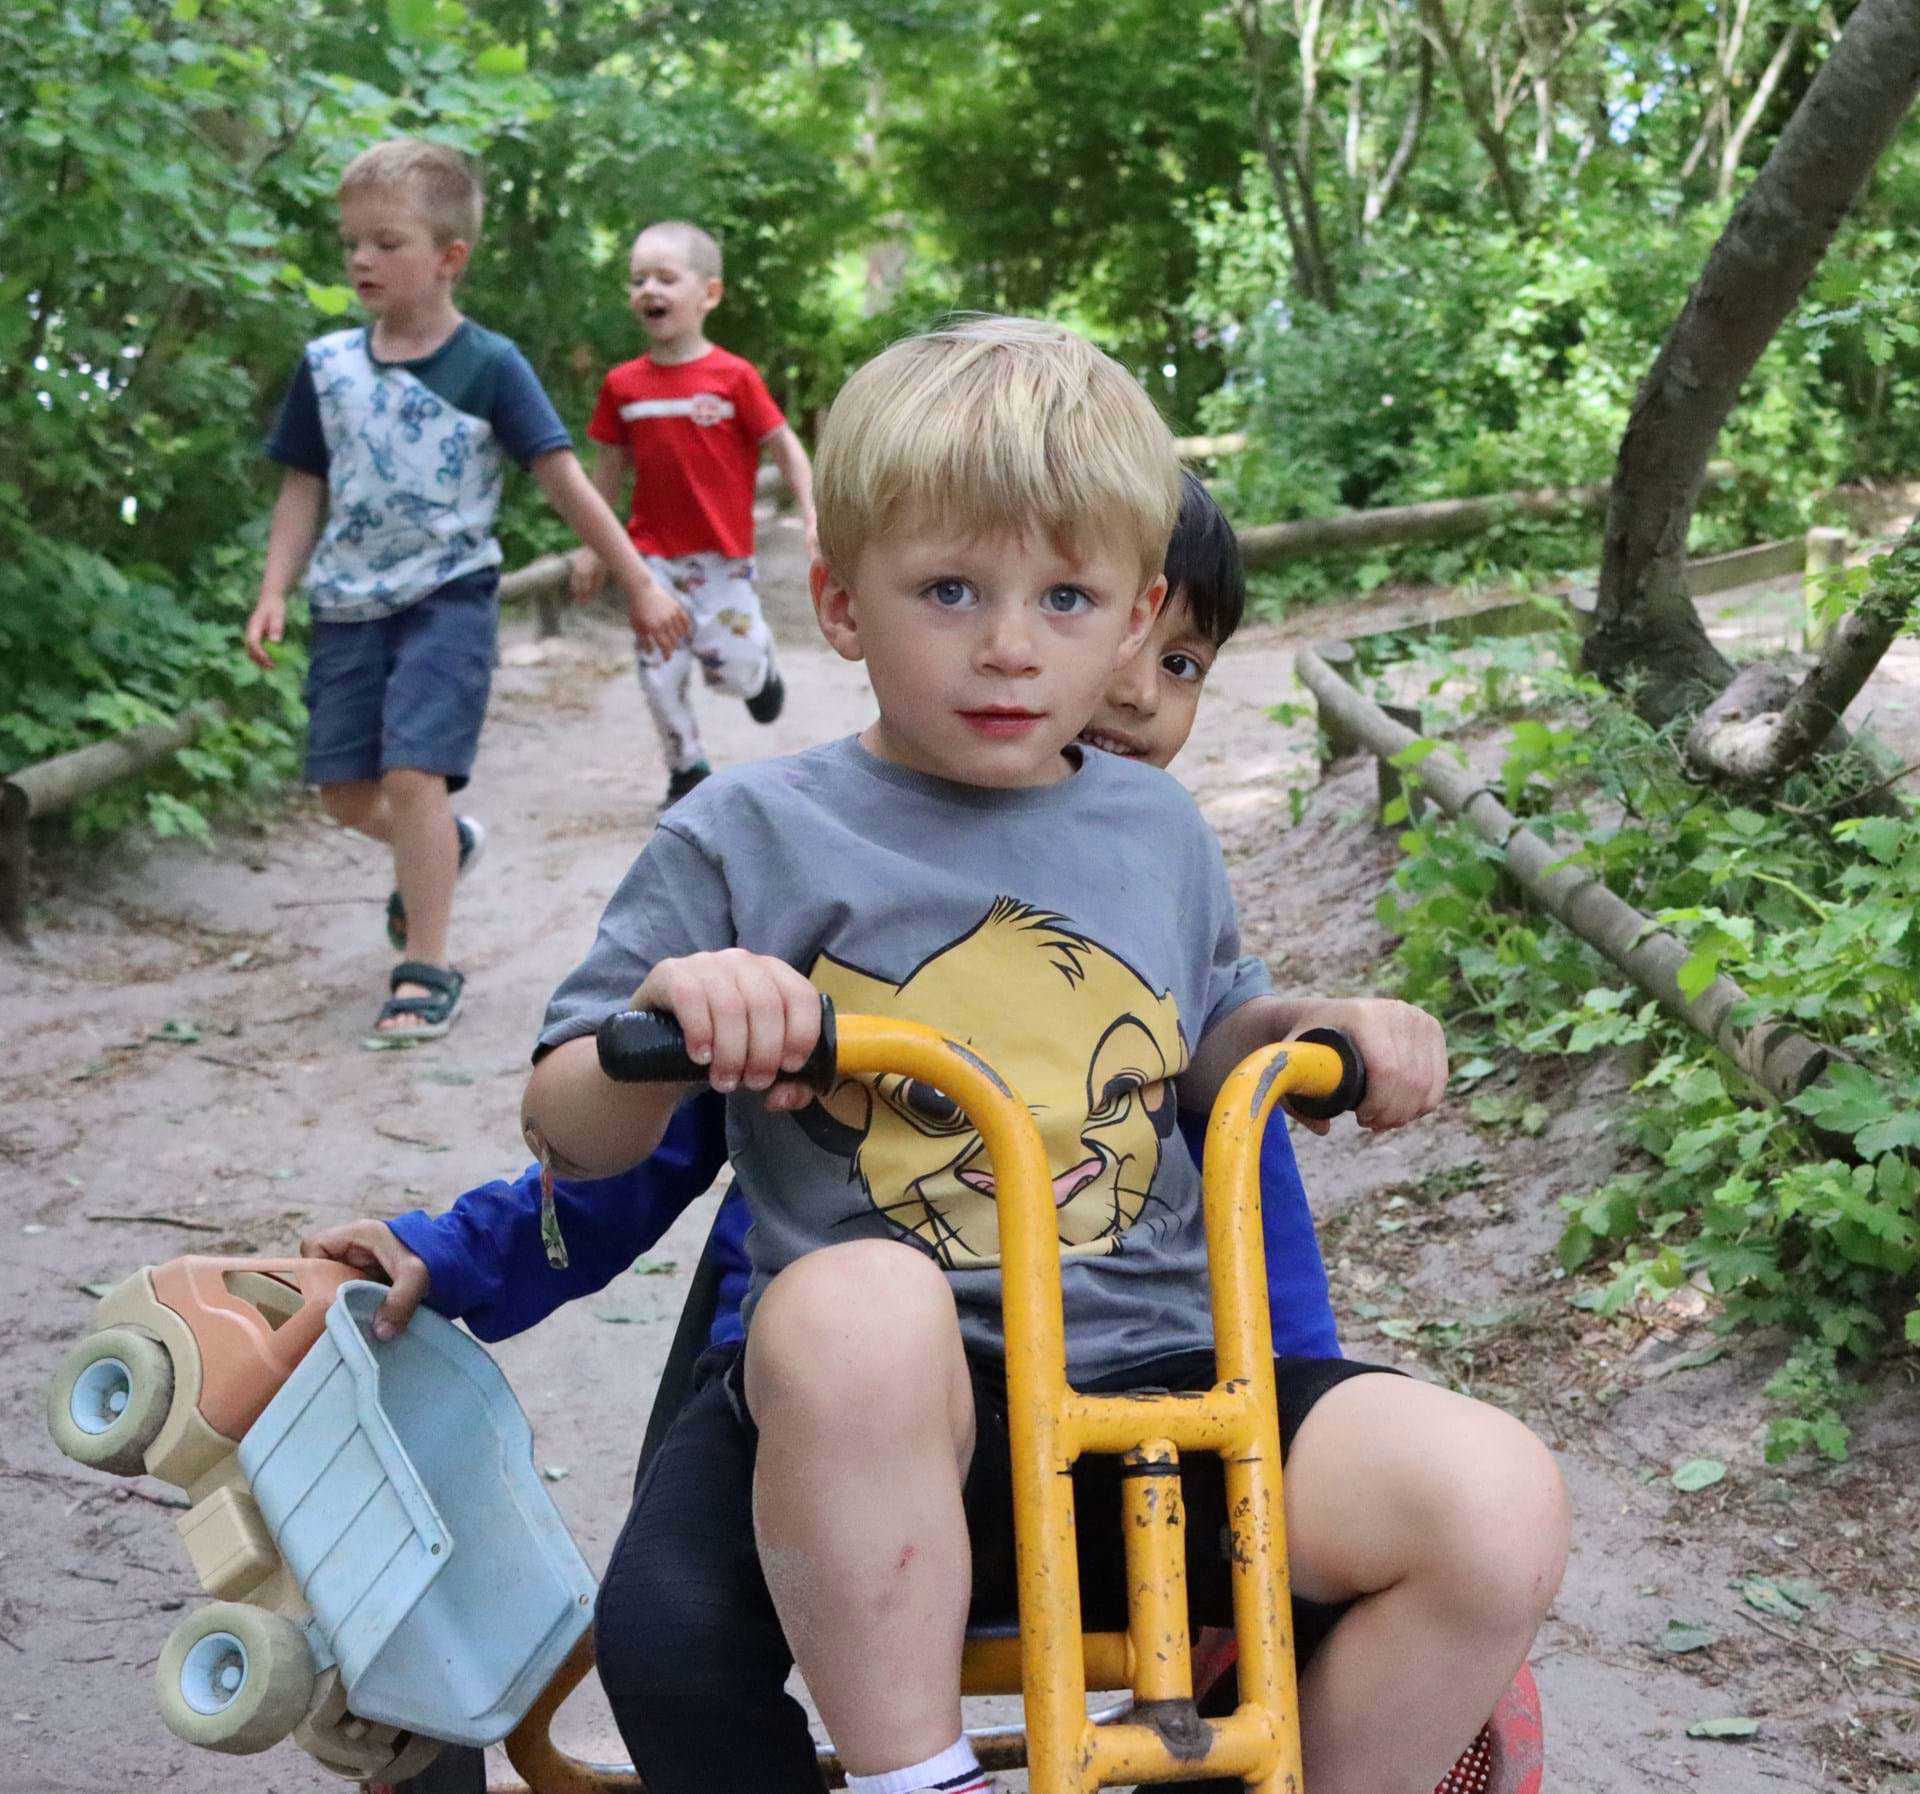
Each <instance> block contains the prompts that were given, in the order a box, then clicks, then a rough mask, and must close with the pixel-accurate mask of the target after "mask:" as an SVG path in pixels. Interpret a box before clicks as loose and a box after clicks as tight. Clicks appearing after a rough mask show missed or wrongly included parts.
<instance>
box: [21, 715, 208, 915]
mask: <svg viewBox="0 0 1920 1794" xmlns="http://www.w3.org/2000/svg"><path fill="white" fill-rule="evenodd" d="M225 715H226V711H225V709H224V708H223V707H222V706H221V705H219V704H196V705H195V706H194V707H193V708H192V709H190V710H187V711H185V712H183V713H182V714H181V715H179V716H177V717H174V718H172V719H171V720H169V721H167V722H163V723H151V724H149V725H148V726H147V727H146V728H144V729H133V730H130V731H129V732H128V733H127V734H125V735H117V736H115V737H114V738H113V740H111V741H96V742H94V743H93V744H92V745H91V746H90V747H83V748H76V749H75V750H74V751H73V752H72V753H70V754H59V755H56V756H55V757H54V758H53V759H51V760H42V761H40V762H39V764H38V765H35V766H22V767H20V768H18V769H17V770H15V771H13V772H10V773H8V774H7V776H6V778H5V779H0V931H4V932H5V933H6V934H7V935H9V936H11V937H12V939H13V940H14V941H15V942H17V943H18V944H19V945H21V946H23V947H24V946H26V945H27V944H28V942H27V883H28V879H29V877H30V875H31V872H32V852H31V847H30V843H29V837H28V833H27V825H28V824H29V823H30V822H31V821H32V820H33V818H34V817H36V816H50V815H52V814H53V813H54V812H55V811H56V810H65V809H70V808H71V807H72V806H73V805H74V804H76V803H78V802H79V801H80V800H81V799H82V798H83V797H91V796H92V795H93V793H94V792H96V791H101V790H104V789H105V788H106V787H107V786H108V785H112V784H116V783H117V782H118V781H119V780H121V779H125V778H130V777H132V775H133V774H135V773H137V772H144V771H146V769H147V768H148V767H150V766H156V765H158V764H159V763H160V762H161V761H162V760H164V759H166V758H167V757H168V756H169V755H171V754H177V753H178V752H179V751H180V750H181V749H182V748H183V747H185V746H187V744H188V743H189V742H191V741H192V740H193V738H194V737H195V736H196V735H198V734H199V733H200V732H201V730H203V729H205V728H208V727H210V726H211V725H212V724H214V723H217V722H219V721H221V720H222V719H223V718H224V717H225Z"/></svg>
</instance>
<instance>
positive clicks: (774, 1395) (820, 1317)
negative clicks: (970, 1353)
mask: <svg viewBox="0 0 1920 1794" xmlns="http://www.w3.org/2000/svg"><path fill="white" fill-rule="evenodd" d="M964 1377H965V1357H964V1354H963V1353H962V1351H961V1346H960V1327H959V1319H958V1316H957V1314H956V1312H955V1309H954V1305H953V1294H952V1291H951V1290H950V1289H949V1288H948V1286H947V1280H946V1278H945V1277H944V1276H942V1275H941V1273H940V1270H939V1269H938V1267H937V1266H935V1265H934V1263H933V1262H932V1260H930V1259H929V1258H928V1257H927V1256H926V1255H925V1254H924V1253H922V1252H917V1251H915V1250H914V1249H913V1248H912V1247H911V1246H903V1245H899V1244H897V1243H895V1242H893V1241H889V1240H859V1241H850V1242H849V1243H848V1244H846V1245H843V1246H829V1247H826V1248H825V1249H823V1250H822V1251H819V1252H810V1253H808V1254H807V1255H806V1257H804V1258H801V1259H797V1260H795V1262H794V1263H792V1264H790V1265H789V1266H788V1267H787V1268H786V1269H785V1270H784V1271H782V1272H781V1273H780V1274H779V1276H777V1277H775V1278H774V1280H773V1281H772V1282H771V1283H770V1284H768V1286H767V1289H766V1293H765V1294H764V1295H763V1296H762V1297H761V1298H760V1302H759V1306H758V1307H757V1308H755V1310H754V1315H753V1325H752V1327H751V1328H750V1329H749V1331H748V1334H747V1362H746V1389H747V1406H748V1408H749V1409H750V1410H751V1411H752V1412H753V1414H754V1417H755V1418H756V1420H759V1421H761V1423H762V1424H764V1417H765V1415H766V1414H767V1413H769V1412H770V1411H771V1410H772V1409H773V1408H774V1407H776V1406H779V1407H782V1408H787V1409H792V1408H794V1407H798V1408H801V1409H804V1410H806V1411H808V1412H809V1413H811V1414H814V1415H815V1416H816V1417H817V1418H820V1419H822V1420H824V1421H827V1422H833V1421H835V1420H838V1421H842V1422H846V1423H852V1424H858V1425H859V1426H860V1427H861V1428H862V1429H870V1428H871V1427H872V1426H874V1425H875V1424H876V1423H877V1422H879V1421H880V1420H881V1417H882V1416H899V1415H902V1414H908V1415H912V1416H915V1417H917V1418H921V1419H924V1418H925V1417H927V1416H928V1415H929V1414H930V1413H938V1412H940V1409H941V1403H942V1400H943V1398H944V1397H945V1396H947V1395H948V1394H950V1393H951V1391H952V1389H953V1387H954V1384H955V1382H956V1379H964Z"/></svg>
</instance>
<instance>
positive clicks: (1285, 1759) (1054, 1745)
mask: <svg viewBox="0 0 1920 1794" xmlns="http://www.w3.org/2000/svg"><path fill="white" fill-rule="evenodd" d="M838 1029H839V1042H838V1049H839V1050H838V1060H837V1064H838V1070H839V1073H840V1075H841V1076H842V1077H850V1078H853V1077H870V1076H874V1075H876V1074H879V1073H892V1074H896V1075H900V1076H905V1077H910V1078H916V1079H918V1080H920V1081H922V1082H924V1083H927V1084H931V1085H932V1086H933V1087H934V1088H935V1089H937V1090H940V1091H942V1092H944V1093H945V1094H946V1095H947V1096H948V1097H950V1098H951V1099H952V1100H953V1101H954V1102H955V1103H957V1104H958V1105H959V1106H960V1108H961V1109H962V1110H964V1111H965V1113H966V1116H967V1119H968V1120H969V1121H971V1122H972V1123H973V1125H974V1126H975V1127H976V1128H977V1129H978V1130H979V1132H980V1135H981V1139H982V1141H983V1143H984V1145H985V1148H986V1151H987V1154H988V1156H989V1160H990V1162H991V1164H992V1167H993V1174H994V1183H995V1187H996V1189H997V1191H998V1201H999V1217H1000V1240H1001V1273H1002V1303H1003V1312H1004V1317H1005V1333H1006V1352H1007V1396H1008V1430H1009V1434H1010V1443H1011V1448H1012V1458H1013V1511H1014V1526H1015V1541H1016V1542H1015V1561H1016V1566H1017V1577H1018V1588H1019V1601H1020V1616H1019V1617H1020V1632H1019V1638H1018V1641H1017V1646H1018V1648H1017V1652H1016V1651H1015V1650H1014V1649H1013V1648H1012V1647H1013V1645H1014V1643H1015V1641H1013V1640H1011V1639H972V1640H969V1642H968V1645H967V1650H966V1659H965V1669H964V1687H965V1689H966V1691H967V1692H968V1693H971V1694H1020V1695H1022V1696H1024V1699H1025V1705H1026V1751H1025V1757H1026V1766H1027V1771H1028V1780H1029V1786H1030V1787H1031V1789H1032V1790H1033V1794H1091V1791H1092V1790H1094V1789H1096V1788H1102V1787H1107V1786H1111V1785H1113V1784H1115V1783H1129V1784H1130V1783H1136V1782H1161V1781H1191V1780H1196V1779H1199V1778H1201V1777H1204V1776H1214V1777H1218V1776H1228V1775H1232V1776H1238V1777H1240V1778H1241V1779H1242V1780H1243V1781H1244V1782H1245V1783H1246V1784H1247V1786H1248V1787H1249V1788H1250V1789H1252V1790H1254V1791H1255V1794H1283V1791H1285V1794H1300V1788H1301V1772H1300V1722H1299V1707H1298V1699H1297V1694H1296V1690H1295V1686H1294V1673H1293V1628H1292V1605H1291V1599H1290V1588H1289V1582H1288V1574H1287V1547H1286V1524H1285V1519H1284V1509H1283V1506H1282V1499H1281V1474H1280V1431H1279V1420H1278V1414H1277V1409H1276V1403H1275V1395H1274V1380H1273V1341H1272V1333H1271V1329H1270V1326H1269V1323H1268V1318H1267V1272H1266V1260H1265V1254H1264V1250H1263V1244H1262V1235H1261V1225H1260V1143H1261V1139H1262V1136H1263V1134H1264V1132H1265V1129H1266V1125H1267V1119H1268V1116H1269V1115H1270V1114H1271V1112H1272V1110H1273V1108H1274V1106H1275V1104H1277V1103H1278V1102H1280V1101H1281V1099H1282V1098H1284V1097H1287V1096H1297V1097H1308V1098H1325V1097H1328V1096H1331V1095H1332V1094H1333V1093H1334V1092H1335V1091H1336V1090H1338V1089H1339V1088H1340V1085H1341V1081H1342V1077H1343V1075H1344V1071H1345V1067H1344V1066H1343V1063H1342V1060H1341V1057H1340V1055H1339V1054H1338V1053H1337V1052H1336V1051H1335V1050H1334V1049H1333V1048H1331V1047H1329V1046H1322V1045H1318V1044H1313V1043H1302V1042H1288V1043H1286V1044H1284V1045H1280V1046H1271V1047H1266V1048H1263V1049H1262V1050H1261V1051H1259V1052H1257V1053H1255V1054H1253V1055H1251V1056H1250V1057H1249V1058H1247V1059H1246V1060H1244V1061H1243V1062H1242V1063H1241V1064H1240V1065H1239V1066H1238V1067H1237V1068H1236V1069H1235V1070H1234V1072H1233V1074H1232V1075H1231V1076H1230V1077H1229V1078H1228V1080H1227V1082H1226V1084H1225V1085H1224V1087H1223V1088H1222V1089H1221V1091H1220V1094H1219V1097H1218V1099H1217V1100H1216V1102H1215V1103H1214V1108H1213V1116H1212V1119H1211V1121H1210V1123H1209V1125H1208V1129H1207V1149H1206V1167H1205V1187H1204V1203H1205V1219H1206V1229H1207V1255H1208V1262H1209V1270H1210V1278H1211V1283H1212V1289H1213V1326H1214V1349H1215V1355H1216V1367H1217V1372H1216V1381H1215V1383H1214V1386H1213V1387H1212V1388H1211V1389H1208V1390H1204V1391H1199V1392H1193V1393H1175V1394H1141V1395H1112V1396H1091V1395H1083V1394H1081V1393H1080V1392H1079V1391H1077V1390H1075V1389H1074V1388H1073V1387H1072V1386H1071V1385H1070V1384H1069V1383H1068V1382H1067V1375H1066V1333H1065V1324H1064V1320H1063V1316H1062V1311H1061V1296H1060V1240H1059V1234H1058V1230H1057V1224H1056V1215H1055V1209H1054V1199H1053V1184H1052V1178H1051V1175H1050V1173H1049V1171H1048V1167H1047V1159H1046V1151H1045V1148H1044V1147H1043V1146H1042V1144H1041V1141H1040V1135H1039V1132H1038V1130H1037V1129H1036V1128H1035V1126H1034V1123H1033V1118H1032V1116H1031V1115H1030V1114H1029V1113H1028V1111H1027V1108H1026V1105H1025V1104H1024V1103H1023V1102H1022V1101H1021V1100H1020V1097H1019V1096H1018V1094H1017V1093H1016V1092H1015V1091H1014V1090H1012V1089H1011V1088H1010V1087H1009V1086H1008V1084H1007V1082H1006V1080H1005V1079H1004V1078H1002V1077H1001V1076H1000V1074H999V1073H998V1072H996V1071H995V1070H994V1068H993V1067H992V1066H991V1065H989V1064H988V1063H987V1062H986V1061H985V1060H984V1059H982V1058H981V1057H980V1056H979V1055H978V1054H977V1053H975V1052H973V1051H972V1050H971V1049H970V1048H968V1047H966V1046H963V1045H962V1044H961V1043H960V1042H958V1041H956V1040H953V1039H950V1038H949V1037H948V1036H946V1035H944V1034H941V1033H939V1032H938V1031H937V1030H935V1029H932V1028H928V1027H924V1026H921V1025H920V1024H918V1023H915V1022H908V1021H896V1020H889V1019H883V1018H879V1017H874V1016H859V1015H846V1016H841V1017H840V1018H839V1021H838ZM1204 1451H1211V1452H1218V1453H1219V1454H1220V1456H1221V1457H1222V1458H1223V1459H1224V1460H1225V1475H1226V1491H1227V1513H1228V1524H1229V1527H1230V1529H1231V1534H1232V1540H1231V1550H1232V1565H1233V1572H1232V1578H1233V1580H1232V1587H1233V1615H1234V1630H1235V1633H1236V1635H1237V1638H1238V1645H1239V1653H1238V1664H1239V1690H1240V1702H1239V1705H1238V1707H1237V1708H1236V1709H1235V1710H1234V1711H1233V1712H1232V1713H1230V1714H1228V1715H1226V1716H1224V1717H1221V1718H1202V1717H1200V1715H1199V1714H1198V1712H1197V1711H1196V1708H1195V1702H1194V1688H1193V1665H1192V1660H1191V1652H1190V1648H1189V1642H1188V1641H1189V1637H1190V1625H1189V1618H1188V1610H1187V1583H1186V1556H1185V1532H1186V1528H1185V1513H1184V1509H1183V1507H1182V1504H1181V1498H1180V1478H1179V1474H1178V1471H1179V1463H1180V1455H1181V1454H1182V1453H1183V1452H1204ZM1087 1452H1106V1453H1112V1454H1114V1455H1116V1456H1119V1457H1121V1458H1122V1459H1123V1460H1124V1461H1125V1465H1126V1470H1125V1473H1124V1475H1123V1482H1122V1491H1123V1492H1122V1503H1123V1507H1122V1514H1123V1519H1124V1521H1125V1527H1124V1531H1125V1537H1126V1553H1127V1562H1126V1572H1127V1574H1126V1582H1127V1595H1128V1626H1127V1630H1126V1631H1125V1632H1123V1633H1090V1634H1083V1633H1082V1630H1081V1617H1080V1578H1079V1568H1078V1560H1077V1557H1076V1554H1075V1548H1074V1512H1073V1480H1072V1477H1071V1476H1070V1475H1069V1472H1070V1471H1071V1469H1072V1467H1073V1464H1074V1461H1075V1460H1076V1459H1077V1458H1079V1457H1081V1456H1082V1455H1083V1454H1085V1453H1087ZM590 1663H591V1653H590V1651H589V1650H588V1649H587V1648H586V1646H585V1645H584V1644H583V1646H582V1648H581V1650H580V1651H578V1652H577V1653H576V1655H575V1658H574V1660H573V1661H571V1662H570V1663H569V1664H568V1665H567V1666H566V1667H565V1668H564V1669H563V1670H562V1671H561V1673H560V1675H559V1676H558V1677H557V1678H556V1679H555V1681H554V1684H553V1686H552V1687H551V1688H549V1689H548V1691H547V1693H546V1694H545V1695H544V1696H543V1697H542V1698H541V1700H540V1701H539V1702H538V1703H536V1705H535V1706H534V1708H533V1709H532V1711H530V1712H529V1713H528V1715H527V1717H526V1719H525V1720H524V1721H522V1723H521V1725H520V1727H519V1729H518V1730H517V1731H515V1733H514V1734H513V1736H512V1737H511V1738H510V1739H508V1741H507V1755H508V1758H509V1760H510V1761H511V1762H512V1763H513V1765H514V1767H515V1768H516V1769H518V1770H519V1771H520V1773H521V1774H522V1775H524V1776H525V1777H526V1779H527V1783H528V1786H529V1788H530V1789H531V1790H532V1794H616V1791H618V1794H631V1791H632V1790H634V1789H636V1788H638V1787H639V1786H640V1783H639V1781H638V1778H637V1777H636V1776H635V1775H634V1773H633V1772H632V1771H631V1770H621V1769H611V1768H606V1767H602V1766H599V1765H592V1764H586V1763H581V1762H579V1761H577V1760H575V1759H573V1758H571V1757H569V1756H567V1755H566V1754H565V1753H564V1752H562V1751H560V1750H559V1749H558V1748H557V1747H556V1746H555V1745H554V1743H553V1741H552V1738H551V1735H550V1726H551V1722H552V1718H553V1714H554V1711H555V1710H556V1709H557V1707H558V1706H559V1705H560V1703H561V1701H562V1700H564V1699H565V1697H566V1695H567V1693H568V1692H570V1691H571V1689H572V1688H573V1687H574V1685H575V1684H576V1683H577V1682H578V1681H579V1680H580V1678H581V1677H582V1676H583V1675H584V1674H585V1673H586V1671H587V1668H588V1667H589V1665H590ZM1089 1686H1091V1687H1094V1688H1118V1687H1129V1688H1131V1690H1132V1692H1133V1706H1132V1709H1131V1711H1130V1712H1129V1713H1128V1714H1127V1715H1126V1716H1125V1717H1123V1718H1119V1719H1110V1720H1105V1721H1102V1722H1099V1723H1096V1722H1095V1721H1094V1719H1092V1718H1090V1717H1089V1714H1088V1712H1087V1700H1086V1696H1087V1690H1088V1688H1089Z"/></svg>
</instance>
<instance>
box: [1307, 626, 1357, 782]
mask: <svg viewBox="0 0 1920 1794" xmlns="http://www.w3.org/2000/svg"><path fill="white" fill-rule="evenodd" d="M1314 652H1315V653H1316V654H1318V655H1319V656H1320V658H1321V659H1322V660H1323V661H1325V662H1326V664H1327V665H1328V666H1329V667H1330V668H1332V670H1333V671H1334V672H1336V673H1338V674H1339V675H1340V677H1341V678H1342V679H1344V680H1346V682H1347V683H1348V684H1349V685H1351V686H1352V687H1353V688H1354V690H1355V691H1358V690H1359V689H1360V663H1359V660H1358V658H1357V657H1356V656H1355V654H1354V652H1353V647H1352V644H1351V643H1348V642H1321V643H1320V644H1319V645H1318V646H1317V647H1316V648H1315V650H1314ZM1314 710H1315V712H1316V714H1317V715H1318V717H1319V719H1320V730H1319V745H1320V776H1321V777H1322V778H1323V779H1324V778H1325V777H1326V776H1327V771H1328V768H1330V767H1331V766H1332V765H1333V763H1334V762H1335V761H1336V760H1344V759H1346V757H1347V756H1348V755H1349V754H1357V753H1359V751H1360V737H1359V736H1357V735H1356V734H1354V732H1353V731H1352V730H1351V729H1350V728H1348V727H1347V725H1346V724H1345V723H1344V722H1343V721H1341V719H1340V717H1339V715H1338V714H1337V713H1336V712H1335V711H1334V710H1333V709H1332V708H1330V707H1329V706H1328V705H1326V704H1323V703H1321V702H1320V701H1319V699H1318V698H1316V699H1315V700H1314Z"/></svg>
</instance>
